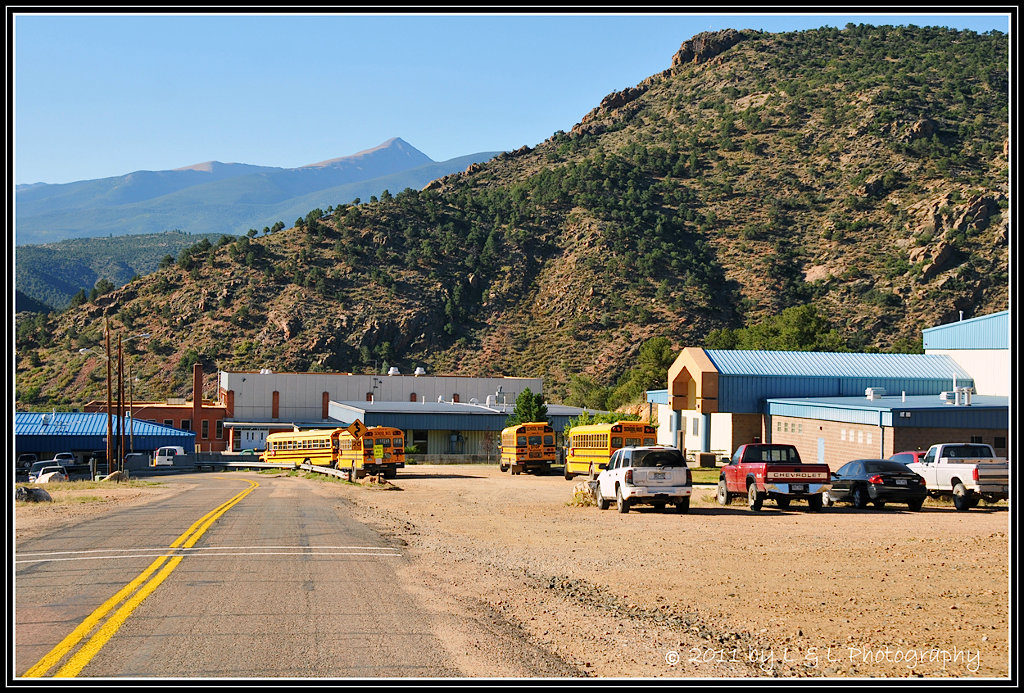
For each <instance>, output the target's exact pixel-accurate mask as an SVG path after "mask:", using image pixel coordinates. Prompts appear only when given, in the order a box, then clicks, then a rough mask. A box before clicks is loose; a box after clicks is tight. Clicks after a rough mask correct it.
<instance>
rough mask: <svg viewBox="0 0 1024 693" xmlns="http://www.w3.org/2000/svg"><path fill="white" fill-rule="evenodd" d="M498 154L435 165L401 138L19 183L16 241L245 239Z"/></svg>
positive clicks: (414, 185) (416, 184) (423, 182)
mask: <svg viewBox="0 0 1024 693" xmlns="http://www.w3.org/2000/svg"><path fill="white" fill-rule="evenodd" d="M495 154H497V152H482V153H478V154H469V155H466V156H462V157H458V158H455V159H450V160H448V161H443V162H436V161H433V160H432V159H431V158H430V157H428V156H427V155H426V154H424V153H423V152H421V151H419V150H418V149H416V148H415V147H413V146H412V145H410V144H409V143H407V142H405V141H404V140H402V139H401V138H398V137H395V138H392V139H390V140H388V141H386V142H384V143H382V144H380V145H378V146H377V147H373V148H371V149H367V150H365V151H361V152H358V153H356V154H352V155H349V156H342V157H337V158H333V159H328V160H325V161H321V162H318V163H314V164H309V165H306V166H300V167H298V168H277V167H272V166H255V165H251V164H237V163H228V164H225V163H221V162H219V161H208V162H206V163H202V164H196V165H194V166H186V167H184V168H179V169H174V170H169V171H135V172H133V173H129V174H126V175H123V176H113V177H110V178H100V179H95V180H85V181H77V182H73V183H63V184H47V183H33V184H25V185H18V186H17V187H16V191H15V203H16V204H15V223H16V225H15V239H16V243H17V244H18V245H27V244H41V243H51V242H54V241H59V240H65V239H69V238H90V237H98V236H123V235H130V234H149V233H159V232H162V231H168V230H172V229H173V230H180V231H183V232H185V233H190V234H211V233H218V234H219V233H225V234H230V235H237V234H241V233H246V231H247V230H248V229H250V228H256V229H261V228H263V227H264V226H270V225H271V224H273V223H275V222H277V221H280V220H283V221H287V222H288V223H291V221H294V220H295V218H296V217H299V216H302V215H304V214H306V212H308V211H309V210H310V209H313V208H316V207H323V208H326V207H328V206H333V205H335V204H341V203H346V202H351V201H352V200H353V199H355V198H369V197H370V196H371V195H377V194H380V192H381V191H382V190H385V189H387V190H391V191H392V192H397V191H400V190H404V189H405V188H407V187H409V188H414V189H419V188H421V187H423V186H424V185H426V184H427V183H428V182H429V181H431V180H433V179H435V178H439V177H441V176H444V175H447V174H449V173H453V172H456V171H460V170H463V169H465V168H466V167H467V166H469V165H470V164H473V163H478V162H481V161H486V160H487V159H490V158H491V157H493V156H494V155H495Z"/></svg>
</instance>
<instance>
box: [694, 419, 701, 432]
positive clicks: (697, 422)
mask: <svg viewBox="0 0 1024 693" xmlns="http://www.w3.org/2000/svg"><path fill="white" fill-rule="evenodd" d="M693 435H700V419H697V418H694V420H693Z"/></svg>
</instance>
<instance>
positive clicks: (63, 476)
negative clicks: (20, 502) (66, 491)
mask: <svg viewBox="0 0 1024 693" xmlns="http://www.w3.org/2000/svg"><path fill="white" fill-rule="evenodd" d="M68 480H69V477H68V472H67V469H65V467H64V465H60V464H54V465H50V466H49V467H43V468H42V469H40V470H39V475H38V476H37V477H36V479H35V483H37V484H48V483H50V482H57V481H68Z"/></svg>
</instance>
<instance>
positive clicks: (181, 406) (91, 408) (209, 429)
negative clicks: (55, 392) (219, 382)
mask: <svg viewBox="0 0 1024 693" xmlns="http://www.w3.org/2000/svg"><path fill="white" fill-rule="evenodd" d="M124 408H125V411H126V415H130V416H134V417H135V420H136V421H151V422H153V423H157V424H161V425H163V426H169V427H171V428H176V429H178V430H180V431H191V432H194V433H195V449H196V451H197V452H223V451H225V450H227V449H229V448H228V435H227V432H226V430H225V427H224V420H225V418H226V417H227V412H228V407H227V405H225V404H223V403H221V402H213V401H207V400H204V399H203V367H202V366H201V365H199V364H198V363H197V364H195V365H194V366H193V367H192V401H191V402H189V401H187V400H185V399H167V400H162V401H142V400H134V401H132V402H128V401H125V402H124ZM83 409H84V410H85V411H86V412H105V411H106V410H107V404H106V402H101V401H98V400H93V401H91V402H87V403H86V404H85V406H84V407H83ZM129 412H130V414H129Z"/></svg>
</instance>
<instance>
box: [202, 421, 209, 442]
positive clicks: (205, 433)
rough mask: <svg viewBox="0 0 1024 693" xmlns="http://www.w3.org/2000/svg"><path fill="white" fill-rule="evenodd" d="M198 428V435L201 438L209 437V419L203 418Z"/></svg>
mask: <svg viewBox="0 0 1024 693" xmlns="http://www.w3.org/2000/svg"><path fill="white" fill-rule="evenodd" d="M200 429H201V430H200V433H199V437H200V438H203V439H207V438H209V437H210V420H209V419H203V421H202V423H201V424H200Z"/></svg>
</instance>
